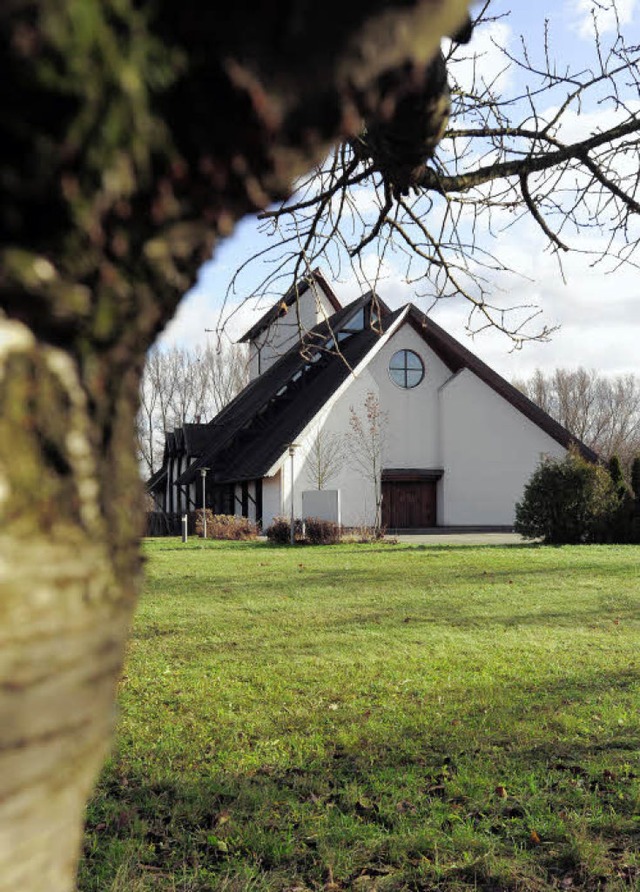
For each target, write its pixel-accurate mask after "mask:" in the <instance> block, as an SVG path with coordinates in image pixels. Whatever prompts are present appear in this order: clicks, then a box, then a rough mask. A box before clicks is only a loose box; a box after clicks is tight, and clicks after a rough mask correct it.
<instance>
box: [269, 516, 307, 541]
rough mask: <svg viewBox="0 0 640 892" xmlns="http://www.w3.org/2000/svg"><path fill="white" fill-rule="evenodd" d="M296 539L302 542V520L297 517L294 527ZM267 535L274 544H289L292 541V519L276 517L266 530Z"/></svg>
mask: <svg viewBox="0 0 640 892" xmlns="http://www.w3.org/2000/svg"><path fill="white" fill-rule="evenodd" d="M293 534H294V541H295V542H302V541H303V535H302V521H301V520H300V518H296V519H295V521H294V527H293ZM265 536H266V537H267V539H268V540H269V542H272V543H273V544H274V545H288V544H289V543H290V542H291V519H290V518H288V517H274V518H273V523H272V524H271V526H270V527H267V529H266V530H265Z"/></svg>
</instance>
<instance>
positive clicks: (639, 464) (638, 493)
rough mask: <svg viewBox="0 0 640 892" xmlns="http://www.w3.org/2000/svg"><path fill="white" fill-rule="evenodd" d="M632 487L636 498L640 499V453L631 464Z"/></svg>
mask: <svg viewBox="0 0 640 892" xmlns="http://www.w3.org/2000/svg"><path fill="white" fill-rule="evenodd" d="M631 489H632V490H633V494H634V496H635V497H636V499H640V455H636V457H635V458H634V460H633V462H632V464H631Z"/></svg>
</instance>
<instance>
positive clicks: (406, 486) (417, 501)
mask: <svg viewBox="0 0 640 892" xmlns="http://www.w3.org/2000/svg"><path fill="white" fill-rule="evenodd" d="M382 525H383V526H385V527H387V529H403V530H411V529H414V530H415V529H420V528H421V527H434V526H435V525H436V483H435V481H432V480H389V481H385V482H383V484H382Z"/></svg>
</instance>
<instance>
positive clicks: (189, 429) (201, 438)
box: [182, 424, 210, 458]
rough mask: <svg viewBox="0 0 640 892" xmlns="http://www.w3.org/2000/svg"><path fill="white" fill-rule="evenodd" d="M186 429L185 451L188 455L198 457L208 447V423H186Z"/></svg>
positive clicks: (184, 427) (184, 428)
mask: <svg viewBox="0 0 640 892" xmlns="http://www.w3.org/2000/svg"><path fill="white" fill-rule="evenodd" d="M182 430H183V431H184V441H185V452H186V453H187V455H189V456H191V457H194V458H198V457H199V456H201V455H202V453H203V452H204V450H205V449H206V447H207V442H208V437H209V430H210V428H209V425H208V424H185V425H183V427H182Z"/></svg>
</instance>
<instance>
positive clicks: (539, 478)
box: [514, 451, 620, 545]
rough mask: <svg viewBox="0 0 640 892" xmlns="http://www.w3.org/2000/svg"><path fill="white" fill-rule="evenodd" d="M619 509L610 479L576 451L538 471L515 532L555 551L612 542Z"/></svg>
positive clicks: (519, 507)
mask: <svg viewBox="0 0 640 892" xmlns="http://www.w3.org/2000/svg"><path fill="white" fill-rule="evenodd" d="M619 508H620V500H619V498H618V493H617V491H616V488H615V486H614V484H613V481H612V479H611V476H610V475H609V473H607V471H606V470H605V469H604V468H602V467H600V466H599V465H595V464H592V463H590V462H588V461H586V460H585V459H583V458H582V457H581V456H580V455H579V454H578V453H577V452H573V451H572V452H569V453H568V454H567V455H566V457H565V458H562V459H547V460H546V461H544V462H543V463H542V464H541V465H540V466H539V467H538V468H537V469H536V470H535V471H534V473H533V475H532V477H531V479H530V481H529V483H528V484H527V485H526V487H525V490H524V495H523V499H522V501H521V502H519V503H518V504H517V505H516V522H515V525H514V528H515V530H516V532H518V533H520V534H521V535H522V536H524V537H525V538H526V539H542V540H543V542H545V544H549V545H565V544H566V545H569V544H578V543H582V542H606V541H611V540H612V537H613V534H614V533H615V527H616V518H617V512H618V511H619Z"/></svg>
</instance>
